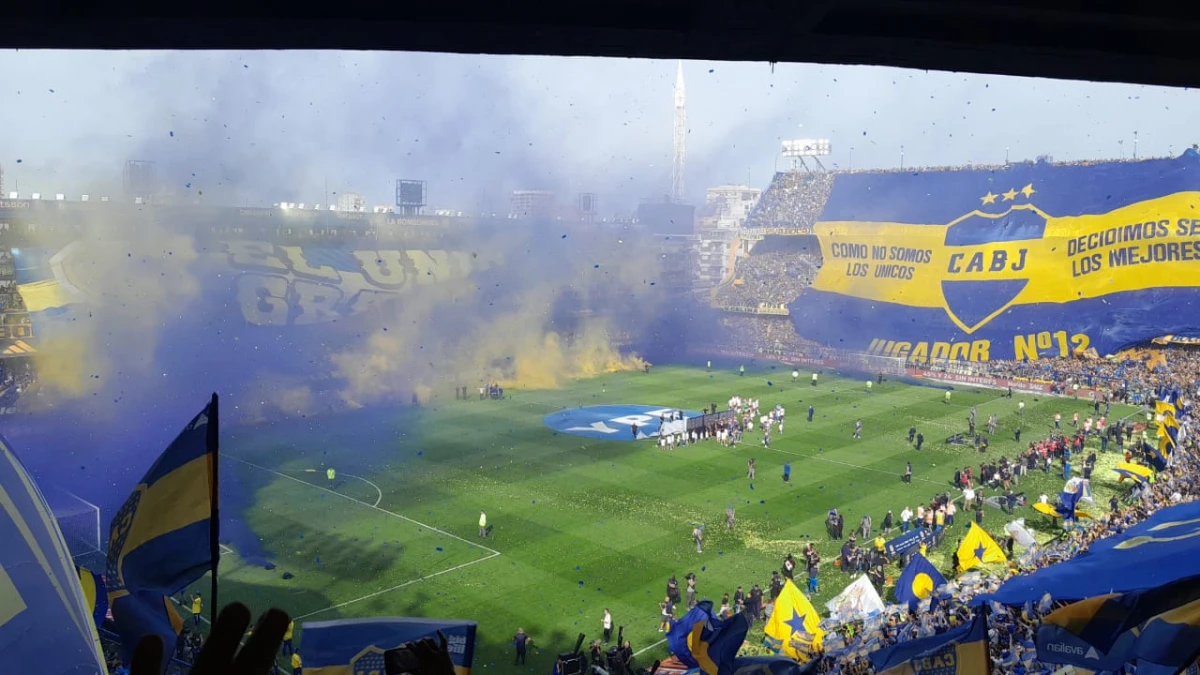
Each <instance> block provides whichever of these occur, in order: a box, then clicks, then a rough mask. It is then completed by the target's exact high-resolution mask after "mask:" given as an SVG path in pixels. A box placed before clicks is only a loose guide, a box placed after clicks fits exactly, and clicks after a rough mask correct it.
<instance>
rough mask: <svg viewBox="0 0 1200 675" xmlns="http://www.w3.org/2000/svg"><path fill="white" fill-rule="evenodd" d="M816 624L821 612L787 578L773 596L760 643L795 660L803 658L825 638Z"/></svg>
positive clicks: (819, 620) (807, 656) (803, 659)
mask: <svg viewBox="0 0 1200 675" xmlns="http://www.w3.org/2000/svg"><path fill="white" fill-rule="evenodd" d="M820 623H821V615H820V614H818V613H817V610H816V609H815V608H814V607H813V605H812V602H810V601H809V599H808V598H806V597H805V596H804V594H803V593H801V592H800V589H799V588H796V584H794V583H792V580H791V579H788V580H787V581H785V582H784V584H783V590H782V591H780V592H779V597H777V598H775V609H774V610H773V611H772V612H771V619H770V620H769V621H767V625H766V627H765V628H763V642H765V643H766V645H767V646H768V647H770V648H772V649H775V650H777V651H779V652H780V653H782V654H784V655H786V656H790V657H792V658H793V659H796V660H797V661H806V660H808V658H809V654H811V653H812V651H813V650H815V649H817V648H819V647H820V646H821V640H822V639H823V638H824V637H825V631H823V630H821V628H820Z"/></svg>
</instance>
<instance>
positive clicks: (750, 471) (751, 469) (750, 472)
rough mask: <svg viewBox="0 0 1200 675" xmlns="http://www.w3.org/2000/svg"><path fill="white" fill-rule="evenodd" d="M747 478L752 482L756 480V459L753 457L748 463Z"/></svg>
mask: <svg viewBox="0 0 1200 675" xmlns="http://www.w3.org/2000/svg"><path fill="white" fill-rule="evenodd" d="M746 478H749V479H750V480H754V458H753V457H751V458H750V460H749V461H747V462H746Z"/></svg>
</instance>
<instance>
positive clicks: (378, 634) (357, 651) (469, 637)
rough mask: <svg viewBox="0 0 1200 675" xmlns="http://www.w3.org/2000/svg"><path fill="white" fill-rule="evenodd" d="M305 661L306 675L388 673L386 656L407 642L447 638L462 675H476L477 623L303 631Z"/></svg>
mask: <svg viewBox="0 0 1200 675" xmlns="http://www.w3.org/2000/svg"><path fill="white" fill-rule="evenodd" d="M301 628H302V629H303V631H304V639H303V640H302V641H301V642H300V657H301V659H303V661H304V673H305V675H355V673H382V672H383V653H384V652H385V651H387V650H389V649H395V648H396V647H399V646H400V645H402V644H404V643H406V642H412V641H415V640H420V639H422V638H427V637H428V638H433V639H434V640H437V632H438V631H439V630H440V631H442V634H443V635H445V636H446V647H447V649H448V650H449V652H450V661H451V662H453V663H454V671H455V674H456V675H470V673H471V663H472V661H473V660H474V658H475V629H476V624H475V622H474V621H453V620H440V619H397V618H380V619H342V620H338V621H315V622H310V623H305V624H304V625H303V626H302V627H301Z"/></svg>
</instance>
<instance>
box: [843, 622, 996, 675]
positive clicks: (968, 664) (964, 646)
mask: <svg viewBox="0 0 1200 675" xmlns="http://www.w3.org/2000/svg"><path fill="white" fill-rule="evenodd" d="M867 658H869V659H870V660H871V665H872V666H874V668H875V673H876V674H877V675H885V674H886V675H914V674H916V673H920V674H922V675H990V673H991V660H990V658H989V657H988V635H987V617H986V616H985V615H984V613H983V612H982V611H979V612H976V613H975V619H974V620H972V621H971V623H969V624H967V625H966V626H963V627H961V628H957V629H955V630H952V631H949V632H946V633H942V634H941V635H931V636H929V637H926V638H919V639H916V640H909V641H908V642H901V643H899V644H897V645H894V646H892V647H887V648H886V649H881V650H879V651H877V652H872V653H871V654H870V655H868V657H867Z"/></svg>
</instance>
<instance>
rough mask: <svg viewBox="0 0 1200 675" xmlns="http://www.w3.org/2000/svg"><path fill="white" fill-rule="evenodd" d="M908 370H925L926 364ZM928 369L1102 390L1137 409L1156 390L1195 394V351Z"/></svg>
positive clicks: (1198, 353) (1199, 369) (1199, 374)
mask: <svg viewBox="0 0 1200 675" xmlns="http://www.w3.org/2000/svg"><path fill="white" fill-rule="evenodd" d="M911 365H916V366H920V367H926V364H911ZM933 367H934V368H938V369H946V370H953V371H955V372H962V373H963V374H970V375H984V376H991V377H999V378H1009V379H1012V378H1019V379H1026V380H1031V381H1035V382H1046V383H1052V384H1054V385H1055V391H1056V392H1057V393H1070V392H1071V391H1072V390H1074V389H1075V388H1077V387H1078V388H1087V389H1092V388H1095V389H1107V390H1111V391H1113V392H1114V395H1115V396H1116V398H1117V399H1118V400H1121V401H1125V402H1128V403H1133V404H1139V403H1142V402H1143V401H1145V400H1148V399H1149V398H1150V397H1151V396H1152V395H1153V393H1154V392H1155V391H1158V390H1161V389H1162V388H1167V389H1177V390H1179V391H1180V392H1188V393H1189V394H1190V393H1193V392H1196V391H1197V383H1200V348H1198V347H1195V346H1168V347H1160V346H1154V345H1151V346H1147V347H1145V348H1144V349H1140V350H1137V358H1131V357H1130V355H1129V354H1127V353H1123V354H1121V355H1117V356H1115V357H1112V358H1107V359H1100V358H1082V357H1077V358H1067V359H1041V360H1037V361H989V362H986V363H955V364H933Z"/></svg>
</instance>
